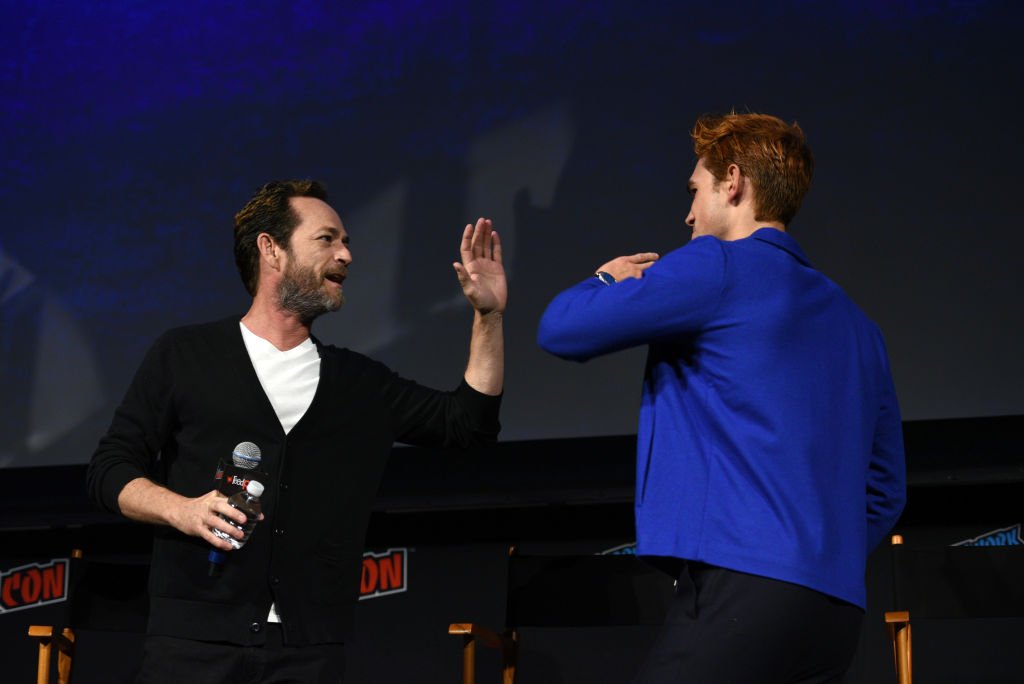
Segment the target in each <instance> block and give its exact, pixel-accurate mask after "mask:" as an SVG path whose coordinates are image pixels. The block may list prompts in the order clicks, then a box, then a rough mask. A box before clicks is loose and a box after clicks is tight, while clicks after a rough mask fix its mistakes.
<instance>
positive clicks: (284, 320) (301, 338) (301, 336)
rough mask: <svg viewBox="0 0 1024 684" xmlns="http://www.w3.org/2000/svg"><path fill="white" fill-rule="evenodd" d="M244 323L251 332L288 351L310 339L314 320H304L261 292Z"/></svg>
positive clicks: (253, 302) (255, 298) (257, 295)
mask: <svg viewBox="0 0 1024 684" xmlns="http://www.w3.org/2000/svg"><path fill="white" fill-rule="evenodd" d="M242 324H243V325H244V326H245V327H246V328H248V329H249V331H250V332H251V333H253V334H254V335H256V336H258V337H262V338H263V339H265V340H266V341H267V342H270V343H271V344H272V345H274V346H275V347H277V348H278V349H279V350H281V351H288V350H289V349H294V348H295V347H297V346H299V345H300V344H302V343H303V342H305V341H306V340H307V339H309V332H310V329H311V327H312V322H304V321H302V320H300V319H299V317H298V316H296V315H295V314H294V313H292V312H291V311H285V310H283V309H281V307H279V306H277V304H276V303H271V302H269V301H267V300H266V298H264V297H261V296H260V294H259V293H257V294H256V297H254V298H253V300H252V306H251V307H249V311H248V313H246V314H245V316H243V317H242Z"/></svg>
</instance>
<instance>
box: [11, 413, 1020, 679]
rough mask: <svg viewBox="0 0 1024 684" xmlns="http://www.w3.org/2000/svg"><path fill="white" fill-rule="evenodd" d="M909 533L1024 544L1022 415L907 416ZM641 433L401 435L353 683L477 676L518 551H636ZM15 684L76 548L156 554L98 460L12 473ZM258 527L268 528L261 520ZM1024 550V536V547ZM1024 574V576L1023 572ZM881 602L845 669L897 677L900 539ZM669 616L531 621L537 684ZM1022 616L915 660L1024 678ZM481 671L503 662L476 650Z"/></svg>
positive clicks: (590, 669) (116, 654)
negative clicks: (434, 443) (99, 470)
mask: <svg viewBox="0 0 1024 684" xmlns="http://www.w3.org/2000/svg"><path fill="white" fill-rule="evenodd" d="M904 434H905V436H906V443H907V453H908V470H909V481H910V490H909V499H908V505H907V509H906V511H905V512H904V515H903V517H902V519H901V521H900V523H899V525H898V526H897V530H896V531H897V532H900V533H902V534H903V535H904V536H905V537H906V539H907V543H908V545H911V546H915V545H916V546H947V545H951V544H957V543H973V544H979V545H985V544H988V545H1001V546H1021V545H1024V539H1022V535H1021V523H1022V522H1024V510H1022V507H1021V504H1020V502H1021V501H1024V454H1022V453H1021V450H1020V447H1019V436H1020V435H1021V434H1024V416H1011V417H995V418H972V419H960V420H942V421H912V422H907V423H905V425H904ZM633 447H634V439H633V438H632V437H630V436H623V437H603V438H590V439H565V440H545V441H538V442H509V443H501V444H498V445H496V446H495V447H493V448H491V449H488V450H485V451H480V452H476V453H464V452H451V453H449V452H443V451H433V450H423V449H411V448H396V449H395V451H394V454H393V457H392V460H391V463H390V465H389V468H388V471H387V474H386V477H385V480H384V483H383V485H382V489H381V492H380V496H379V498H378V502H377V507H376V511H375V513H374V515H373V518H372V520H371V526H370V529H369V533H368V539H367V555H366V557H365V559H364V569H363V570H364V571H363V578H362V587H361V591H362V593H363V600H361V601H360V603H359V606H358V609H357V620H358V628H357V636H356V637H355V639H354V641H353V643H352V644H351V645H350V646H351V648H350V649H349V658H350V660H349V665H348V671H347V677H348V678H347V680H346V681H347V682H349V683H350V684H359V683H363V682H365V683H376V682H383V683H390V682H412V681H414V682H421V683H423V684H433V683H434V682H437V683H439V684H440V683H454V682H458V681H461V680H460V677H461V640H460V638H458V637H455V636H449V635H448V634H447V628H448V625H449V623H453V622H475V623H480V624H485V625H490V626H493V627H500V626H501V625H502V622H503V620H504V617H505V582H506V568H507V552H508V547H509V546H510V545H513V544H514V545H516V546H517V548H518V550H519V552H520V553H523V554H593V553H617V554H621V553H628V552H629V551H630V546H629V545H630V544H631V542H632V541H633V529H632V486H633V477H634V471H633V458H634V455H633ZM0 482H2V483H3V489H2V491H3V497H2V499H0V535H2V543H0V573H3V576H2V584H0V608H2V610H0V643H2V644H3V650H2V653H3V655H4V658H3V660H2V662H0V668H2V669H0V680H2V681H4V682H29V681H33V678H34V677H35V668H36V653H37V647H36V643H35V642H34V641H33V640H32V639H30V638H29V637H28V636H27V634H26V632H27V628H28V626H29V625H33V624H51V623H53V622H59V621H61V620H62V619H63V616H64V612H65V609H66V608H67V606H66V605H65V602H64V601H62V598H63V596H62V595H61V591H62V589H61V587H62V585H61V583H60V582H61V580H62V579H63V578H62V577H60V576H59V575H60V573H61V570H60V569H59V568H60V566H61V563H62V559H65V558H67V556H68V554H69V552H70V550H71V549H73V548H82V549H84V550H85V551H86V553H88V554H89V555H90V557H93V558H98V559H104V560H128V561H136V562H139V561H141V562H145V561H146V559H147V557H148V552H149V546H150V541H151V540H150V532H149V528H147V527H146V526H143V525H137V524H132V523H126V522H122V521H120V520H118V519H117V518H115V517H113V516H110V515H107V514H102V513H99V512H97V511H95V510H94V509H93V507H92V506H91V505H90V504H89V502H88V501H87V499H86V497H85V494H84V491H83V489H84V485H83V482H84V466H67V467H49V468H38V469H33V468H22V469H14V470H0ZM257 533H258V531H257ZM1022 551H1024V548H1022ZM1022 581H1024V580H1022ZM867 582H868V601H869V607H868V615H867V617H866V619H865V625H864V629H863V634H862V639H861V643H860V646H859V649H858V653H857V656H856V659H855V661H854V664H853V666H852V668H851V670H850V672H849V673H848V676H847V678H846V682H848V683H851V684H852V683H856V684H868V683H870V684H877V683H879V682H895V674H894V671H893V667H892V655H891V651H890V647H889V643H888V639H887V635H886V631H885V625H884V621H883V617H882V614H883V613H884V611H885V610H887V609H889V608H890V607H891V606H890V605H889V604H890V603H891V588H890V586H891V585H890V582H891V565H890V556H889V549H888V545H883V547H882V548H880V549H879V550H877V551H876V552H875V553H874V554H873V555H872V557H871V559H870V563H869V568H868V575H867ZM655 630H656V628H655V627H652V626H650V625H633V626H615V627H587V628H557V627H544V628H541V627H535V628H524V629H523V630H522V632H523V635H522V636H523V638H522V649H521V653H520V668H519V681H520V683H521V684H538V683H545V684H548V683H562V682H564V683H567V684H568V683H572V684H586V683H588V682H594V683H601V684H606V683H609V682H612V683H613V682H628V681H629V679H630V677H631V675H632V673H633V671H634V670H635V668H636V667H637V665H638V664H639V662H640V661H641V660H642V658H643V656H644V652H645V650H646V648H647V645H648V644H649V643H650V640H651V638H652V636H653V634H654V632H655ZM1021 634H1024V618H1013V617H1007V618H999V619H987V620H983V619H969V620H954V621H948V622H937V621H936V622H925V621H920V622H915V623H914V670H915V674H916V675H917V676H918V680H919V681H927V682H987V683H997V682H1020V681H1022V675H1021V672H1024V666H1022V665H1021V664H1020V662H1019V660H1020V656H1019V655H1018V652H1017V647H1018V643H1019V641H1020V635H1021ZM140 644H141V637H140V636H139V635H135V634H130V633H129V634H118V633H103V632H88V631H84V632H80V633H79V648H78V654H77V656H76V664H75V680H74V681H75V682H77V684H83V683H88V682H105V683H113V682H122V681H124V682H127V681H131V675H132V672H133V670H134V668H135V665H136V663H137V662H138V656H139V646H140ZM477 660H478V662H477V669H478V681H497V680H498V677H499V667H500V664H499V658H498V655H497V653H495V652H493V651H491V650H490V649H478V654H477Z"/></svg>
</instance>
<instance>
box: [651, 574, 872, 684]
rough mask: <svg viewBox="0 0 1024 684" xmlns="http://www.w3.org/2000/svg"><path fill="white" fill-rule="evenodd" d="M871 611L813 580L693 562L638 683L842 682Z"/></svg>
mask: <svg viewBox="0 0 1024 684" xmlns="http://www.w3.org/2000/svg"><path fill="white" fill-rule="evenodd" d="M863 617H864V613H863V611H861V609H860V608H858V607H857V606H854V605H852V604H849V603H846V602H844V601H840V600H838V599H834V598H832V597H829V596H826V595H825V594H822V593H819V592H817V591H814V590H811V589H807V588H806V587H801V586H797V585H795V584H790V583H788V582H780V581H777V580H772V579H767V578H765V577H758V576H755V575H748V574H745V573H742V572H735V571H732V570H726V569H724V568H719V567H715V566H710V565H705V564H703V563H689V562H688V563H685V564H684V566H683V569H682V571H681V572H680V574H679V580H678V583H677V585H676V595H675V597H674V598H673V600H672V605H671V607H670V608H669V613H668V617H667V618H666V620H665V625H664V626H663V627H662V630H661V632H660V633H659V634H658V637H657V638H656V640H655V643H654V645H653V646H652V647H651V652H650V653H649V655H648V657H647V660H646V661H645V662H644V664H643V666H642V668H641V670H640V673H639V674H638V675H637V677H636V679H634V680H633V684H683V683H685V684H797V683H800V684H812V683H815V684H817V683H819V682H820V683H825V682H835V681H838V680H839V678H840V677H842V675H843V673H844V672H845V671H846V669H847V668H848V667H849V666H850V662H851V660H853V654H854V651H855V650H856V648H857V641H858V638H859V636H860V625H861V622H862V620H863Z"/></svg>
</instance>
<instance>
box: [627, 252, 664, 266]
mask: <svg viewBox="0 0 1024 684" xmlns="http://www.w3.org/2000/svg"><path fill="white" fill-rule="evenodd" d="M660 258H661V257H659V256H658V253H657V252H638V253H636V254H631V255H630V256H628V257H626V260H627V261H629V262H632V263H634V264H643V263H646V262H654V261H657V260H658V259H660Z"/></svg>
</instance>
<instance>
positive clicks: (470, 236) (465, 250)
mask: <svg viewBox="0 0 1024 684" xmlns="http://www.w3.org/2000/svg"><path fill="white" fill-rule="evenodd" d="M493 226H494V224H493V222H492V221H491V220H490V219H486V218H479V219H477V221H476V226H474V225H473V224H471V223H468V224H466V229H465V230H464V231H462V244H461V245H460V247H459V251H460V252H461V254H462V261H463V262H466V261H470V260H472V259H500V258H501V257H500V256H496V255H495V249H500V242H498V241H497V240H496V238H497V233H496V232H494V227H493Z"/></svg>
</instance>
